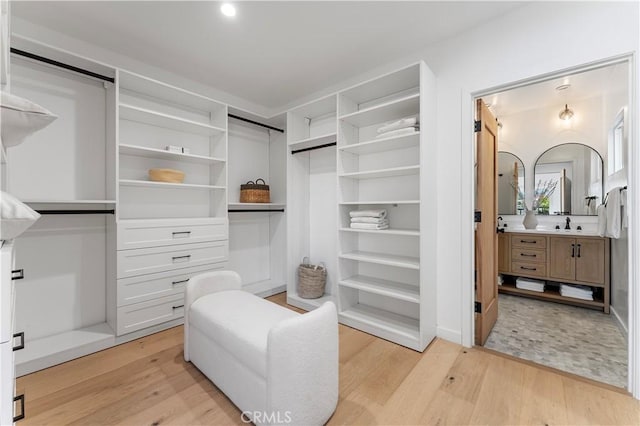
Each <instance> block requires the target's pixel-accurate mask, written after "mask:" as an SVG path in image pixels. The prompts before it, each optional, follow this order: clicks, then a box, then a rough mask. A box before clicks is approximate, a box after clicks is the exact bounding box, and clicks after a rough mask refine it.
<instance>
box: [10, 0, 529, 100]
mask: <svg viewBox="0 0 640 426" xmlns="http://www.w3.org/2000/svg"><path fill="white" fill-rule="evenodd" d="M235 4H236V7H237V9H238V14H237V16H236V17H235V18H233V19H229V18H226V17H224V16H222V15H221V14H220V12H219V6H220V3H219V2H203V1H200V2H185V1H180V2H178V1H162V2H160V1H142V2H139V1H108V2H107V1H79V2H78V1H73V2H57V1H46V2H32V1H13V2H12V5H11V8H12V9H11V10H12V14H13V16H16V17H19V18H22V19H25V20H27V21H31V22H33V23H35V24H38V25H41V26H43V27H46V28H49V29H52V30H55V31H58V32H60V33H63V34H66V35H69V36H72V37H75V38H78V39H81V40H84V41H86V42H89V43H93V44H95V45H98V46H101V47H104V48H106V49H109V50H112V51H115V52H117V53H120V54H124V55H126V56H129V57H132V58H136V59H138V60H141V61H143V62H146V63H148V64H151V65H154V66H157V67H160V68H163V69H165V70H168V71H171V72H174V73H176V74H179V75H181V76H183V77H186V78H190V79H192V80H194V81H197V82H200V83H204V84H207V85H209V86H212V87H215V88H217V89H220V90H223V91H226V92H228V93H232V94H234V95H236V96H239V97H241V98H243V99H245V100H248V101H250V102H253V103H255V104H258V105H261V106H263V107H266V108H269V109H272V110H273V109H279V108H282V107H283V106H285V105H286V104H288V103H291V102H293V101H296V100H298V99H300V98H302V97H304V96H305V95H308V94H310V93H314V92H317V91H320V90H322V89H323V88H326V87H329V86H332V85H335V84H339V83H340V82H341V81H343V80H346V79H348V78H350V77H353V76H355V75H358V74H360V73H364V72H366V71H367V70H370V69H372V68H375V67H378V66H381V65H384V64H385V63H388V62H391V61H393V60H397V59H400V58H402V57H404V56H408V55H411V54H413V53H416V52H417V51H420V50H422V49H423V48H425V47H426V46H427V45H429V44H432V43H435V42H438V41H441V40H443V39H446V38H449V37H452V36H454V35H456V34H458V33H460V32H464V31H465V30H468V29H470V28H472V27H474V26H476V25H479V24H481V23H483V22H486V21H489V20H491V19H494V18H496V17H498V16H500V15H503V14H505V13H507V12H509V11H510V10H512V9H513V8H515V7H518V6H521V5H522V4H523V3H522V2H500V1H499V2H477V1H475V2H474V1H471V2H452V1H448V2H447V1H443V2H400V1H384V2H327V1H325V2H270V1H263V2H235Z"/></svg>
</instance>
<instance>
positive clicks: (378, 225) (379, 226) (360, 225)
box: [351, 222, 389, 231]
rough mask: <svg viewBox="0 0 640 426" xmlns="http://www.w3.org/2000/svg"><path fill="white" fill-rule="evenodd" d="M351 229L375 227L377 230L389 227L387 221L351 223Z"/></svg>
mask: <svg viewBox="0 0 640 426" xmlns="http://www.w3.org/2000/svg"><path fill="white" fill-rule="evenodd" d="M351 227H352V228H353V229H375V230H377V231H379V230H381V229H387V228H389V223H357V222H356V223H352V224H351Z"/></svg>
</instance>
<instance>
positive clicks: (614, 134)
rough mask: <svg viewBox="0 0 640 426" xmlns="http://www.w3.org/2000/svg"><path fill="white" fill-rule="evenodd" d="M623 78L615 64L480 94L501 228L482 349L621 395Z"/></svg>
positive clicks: (624, 356) (625, 301) (624, 319)
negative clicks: (493, 316)
mask: <svg viewBox="0 0 640 426" xmlns="http://www.w3.org/2000/svg"><path fill="white" fill-rule="evenodd" d="M629 73H630V64H629V60H628V59H621V60H618V61H611V62H608V63H603V64H599V65H597V66H590V67H585V68H584V69H577V70H573V71H571V72H565V73H558V74H555V75H553V76H547V77H544V78H540V79H536V80H532V81H530V82H528V83H527V84H519V85H517V87H516V86H512V87H505V88H503V89H499V90H495V91H492V92H488V93H486V94H483V95H482V99H483V102H484V103H485V105H486V106H487V107H488V108H489V110H490V111H491V112H492V113H493V115H494V116H495V118H496V124H497V129H498V130H497V140H498V143H497V145H498V147H497V151H498V152H497V153H496V164H497V165H496V181H497V185H495V188H496V189H495V191H496V192H497V194H496V205H497V207H498V211H497V214H496V217H495V218H488V217H483V220H490V221H491V226H493V225H495V227H494V229H496V230H497V231H498V237H497V239H498V251H497V255H496V256H497V259H496V262H497V264H498V274H496V275H495V280H493V282H492V283H491V284H489V285H491V286H495V288H496V291H497V293H498V294H499V295H498V298H497V302H498V303H497V306H498V315H497V321H496V324H495V326H494V327H493V329H492V330H491V332H490V333H489V334H488V337H487V339H486V343H484V346H485V347H487V348H489V349H493V350H497V351H499V352H503V353H506V354H508V355H512V356H516V357H519V358H523V359H527V360H530V361H533V362H536V363H539V364H543V365H546V366H549V367H553V368H556V369H559V370H563V371H566V372H569V373H573V374H577V375H580V376H583V377H587V378H590V379H593V380H597V381H599V382H604V383H608V384H611V385H614V386H617V387H622V388H627V383H628V379H627V373H628V365H627V360H628V343H627V342H628V340H629V339H628V338H627V335H628V332H629V318H630V315H629V306H630V301H629V286H630V283H631V281H630V278H629V262H630V259H629V239H628V215H627V209H626V208H625V207H624V205H625V201H626V200H627V199H628V197H629V195H628V194H629V193H630V191H631V188H630V185H629V180H630V178H631V173H630V168H629V164H630V162H631V161H630V156H629V152H630V139H631V137H630V135H631V133H630V132H629V130H628V129H629V123H628V120H629V116H628V110H629V106H630V102H631V96H630V92H631V90H630V78H629ZM484 190H485V191H486V190H487V188H484ZM480 192H481V188H477V192H476V194H478V195H477V197H478V198H479V197H480V195H479V194H480ZM605 204H606V207H604V205H605ZM601 206H603V207H601ZM616 209H617V210H616ZM616 211H617V212H618V214H615V212H616ZM527 212H530V213H528V214H525V213H527ZM598 214H600V216H599V215H598ZM525 216H526V217H528V216H532V217H533V221H534V222H537V225H535V226H533V227H531V226H530V227H529V228H531V229H527V228H525V227H524V224H523V222H525V220H524V218H525ZM603 222H604V223H603ZM607 223H608V224H609V226H608V225H607ZM476 247H477V244H476ZM483 265H484V263H477V264H476V270H478V269H480V271H479V272H477V275H480V276H481V275H482V269H483V268H484V266H483ZM485 283H486V281H485ZM485 283H482V285H487V284H485ZM476 285H479V284H478V283H477V284H476ZM481 291H482V292H485V293H486V292H487V289H482V290H481ZM477 293H478V291H477V290H476V294H477ZM476 301H477V300H476ZM476 315H477V314H476ZM476 330H478V324H477V323H476ZM476 333H477V331H476Z"/></svg>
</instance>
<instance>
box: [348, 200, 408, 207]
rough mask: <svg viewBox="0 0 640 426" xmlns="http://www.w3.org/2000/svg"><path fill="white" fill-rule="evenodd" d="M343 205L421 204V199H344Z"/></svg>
mask: <svg viewBox="0 0 640 426" xmlns="http://www.w3.org/2000/svg"><path fill="white" fill-rule="evenodd" d="M339 204H340V205H341V206H363V205H376V206H378V205H381V206H382V205H385V206H386V205H393V204H420V200H382V201H371V200H362V201H343V202H341V203H339Z"/></svg>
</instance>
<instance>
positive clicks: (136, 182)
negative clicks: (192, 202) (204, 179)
mask: <svg viewBox="0 0 640 426" xmlns="http://www.w3.org/2000/svg"><path fill="white" fill-rule="evenodd" d="M120 185H122V186H138V187H147V188H168V189H202V190H225V189H227V188H226V186H216V185H200V184H193V183H168V182H153V181H148V180H134V179H120Z"/></svg>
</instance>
